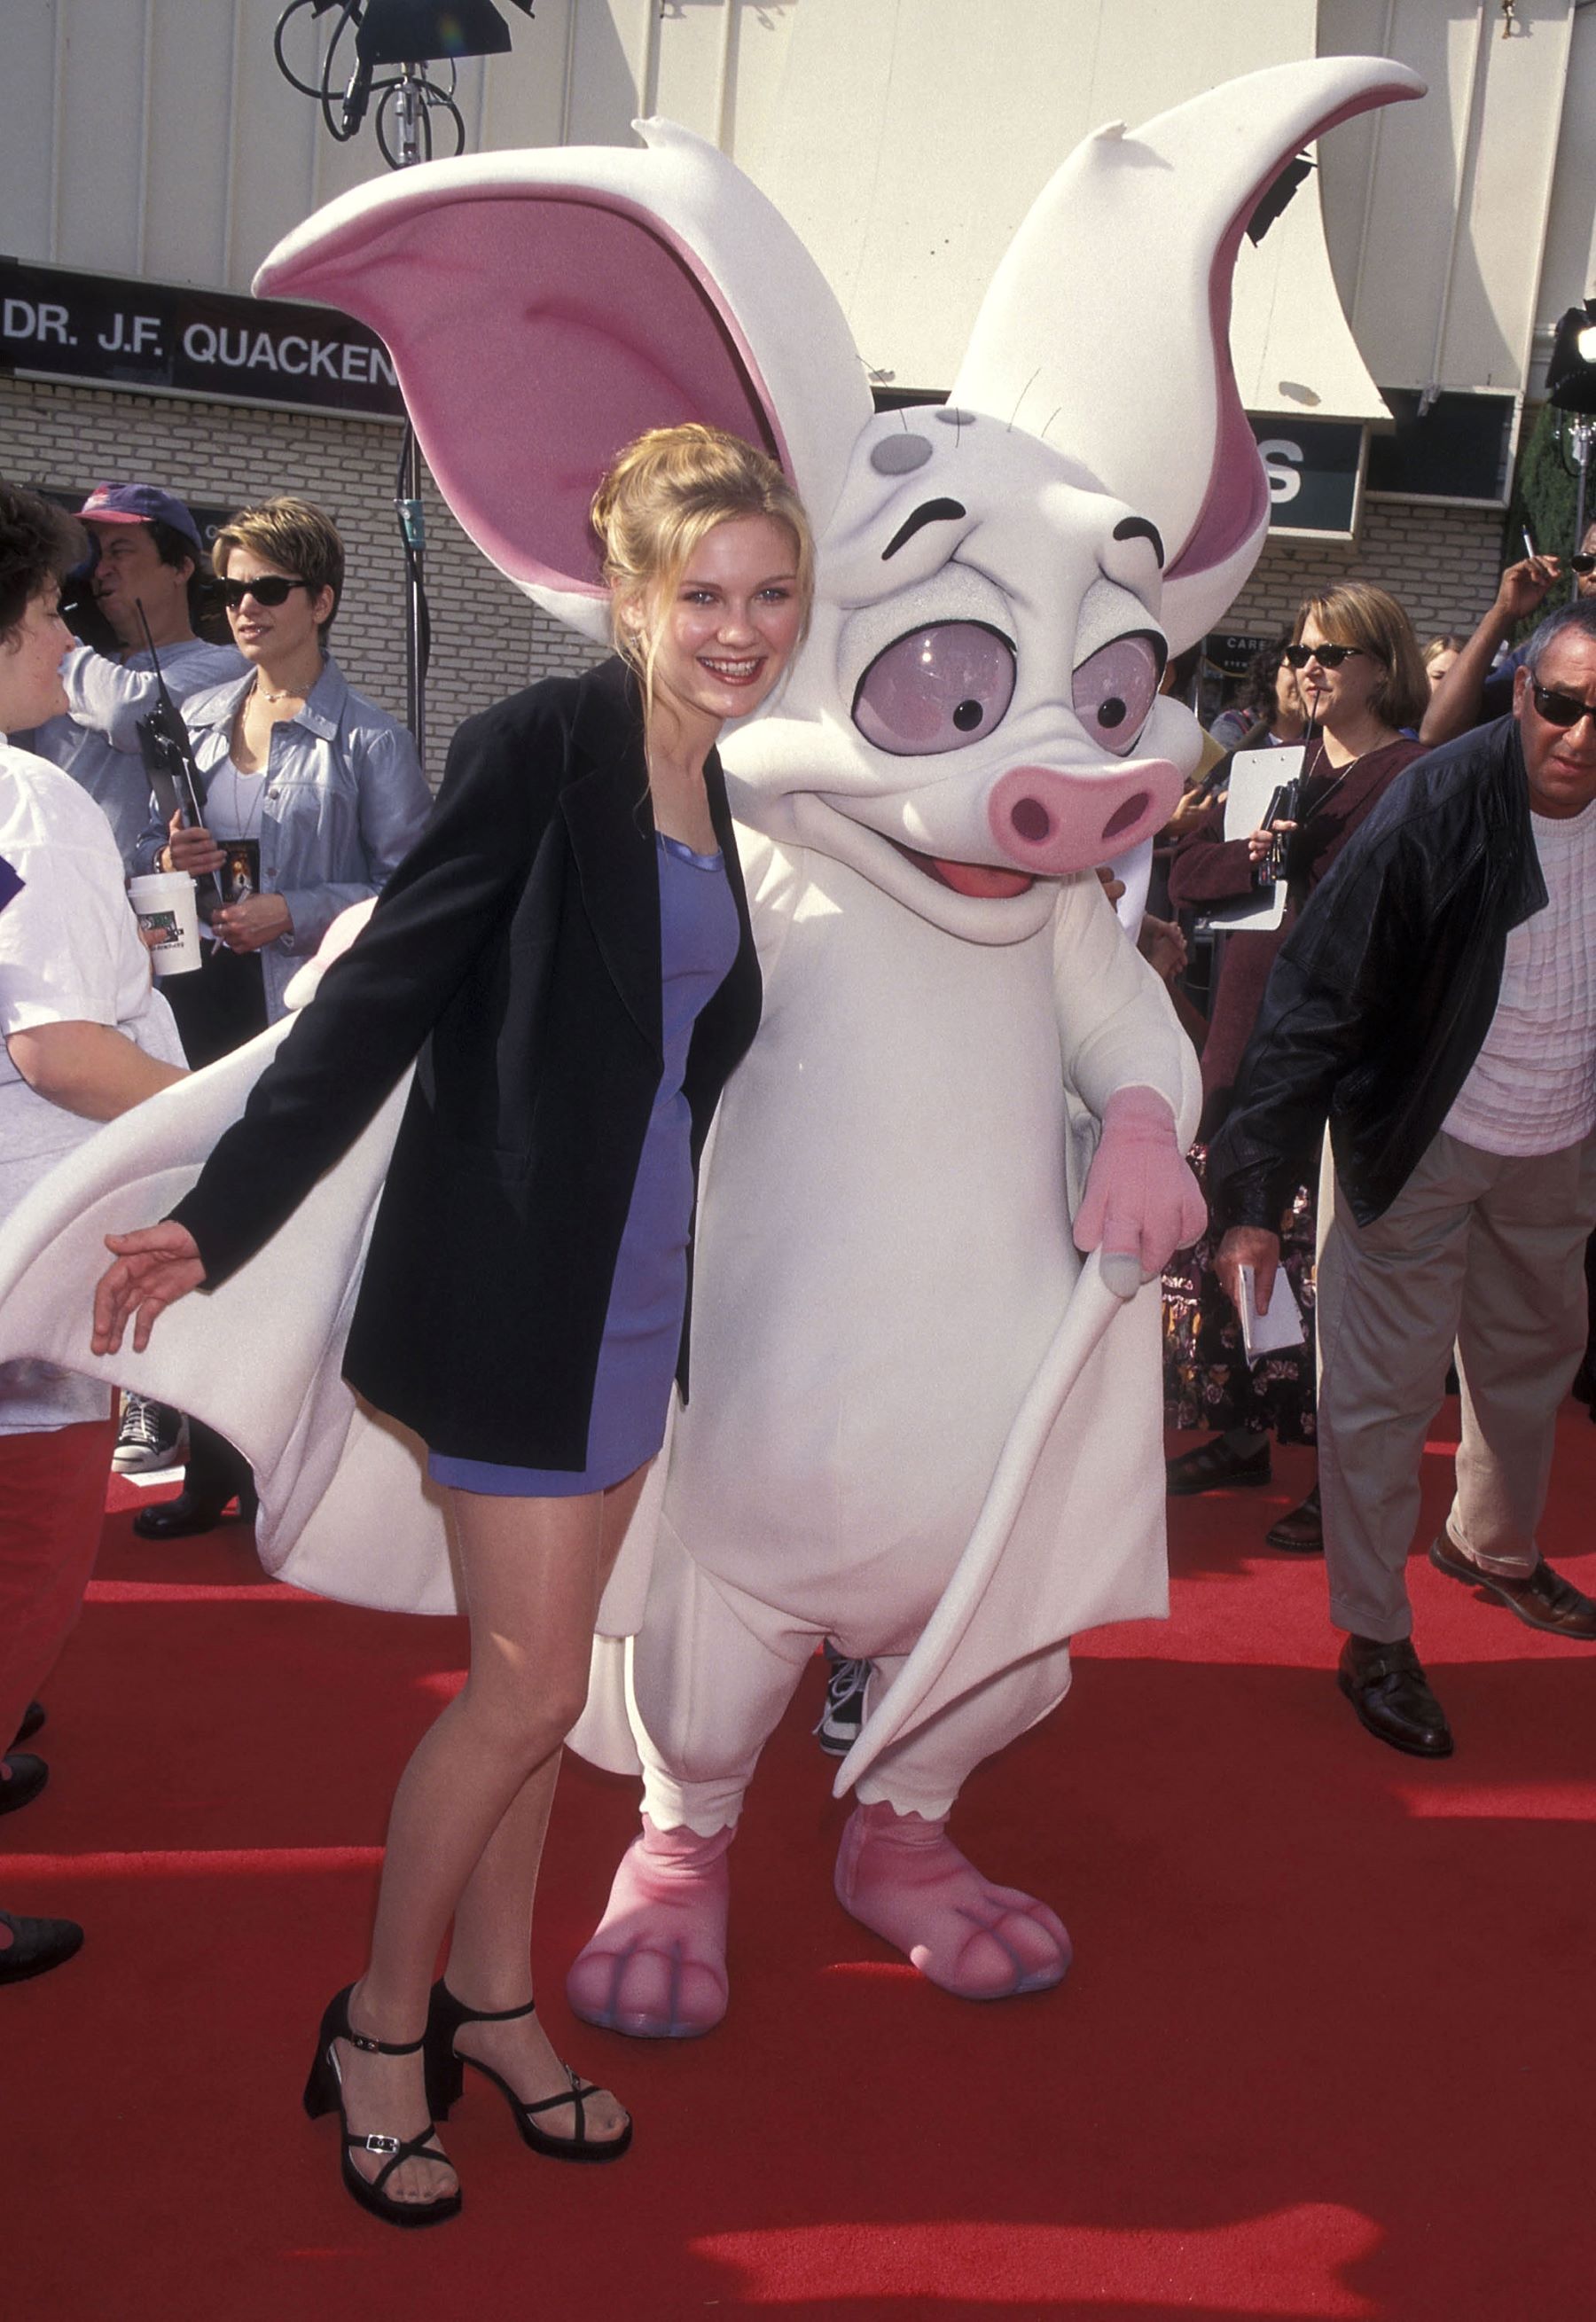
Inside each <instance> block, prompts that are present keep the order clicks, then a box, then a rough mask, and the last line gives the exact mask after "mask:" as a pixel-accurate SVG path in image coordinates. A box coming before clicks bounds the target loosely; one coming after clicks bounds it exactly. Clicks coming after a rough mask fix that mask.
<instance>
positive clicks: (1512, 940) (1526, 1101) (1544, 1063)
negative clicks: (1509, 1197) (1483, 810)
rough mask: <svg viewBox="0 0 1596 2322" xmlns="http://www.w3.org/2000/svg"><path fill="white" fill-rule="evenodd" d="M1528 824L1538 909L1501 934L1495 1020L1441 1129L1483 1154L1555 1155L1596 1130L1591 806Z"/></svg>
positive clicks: (1595, 815)
mask: <svg viewBox="0 0 1596 2322" xmlns="http://www.w3.org/2000/svg"><path fill="white" fill-rule="evenodd" d="M1529 825H1530V829H1531V831H1532V833H1533V835H1534V838H1535V849H1536V855H1537V857H1538V858H1539V862H1540V866H1541V873H1542V876H1543V877H1544V878H1545V880H1546V907H1545V909H1544V910H1539V911H1536V912H1535V913H1533V914H1532V916H1531V917H1530V918H1529V919H1526V920H1525V921H1524V922H1523V924H1522V926H1520V927H1516V928H1513V929H1512V930H1511V931H1510V932H1509V937H1508V943H1507V952H1506V955H1505V957H1504V959H1503V961H1502V980H1501V990H1500V992H1499V993H1498V995H1497V1002H1496V1013H1495V1015H1494V1016H1493V1017H1492V1018H1491V1026H1490V1028H1489V1030H1488V1031H1487V1032H1486V1035H1485V1039H1484V1042H1483V1045H1482V1046H1481V1050H1480V1053H1479V1055H1478V1056H1476V1058H1475V1059H1474V1063H1473V1066H1472V1070H1471V1071H1470V1074H1469V1076H1468V1078H1467V1080H1466V1081H1464V1083H1463V1086H1462V1088H1461V1089H1459V1091H1458V1092H1457V1096H1456V1099H1455V1101H1454V1104H1453V1107H1452V1110H1451V1111H1450V1112H1449V1113H1448V1114H1447V1116H1446V1118H1445V1120H1444V1121H1443V1122H1442V1124H1441V1126H1442V1128H1443V1129H1445V1132H1446V1134H1447V1136H1448V1137H1455V1138H1458V1139H1459V1140H1460V1141H1461V1142H1462V1143H1463V1144H1464V1145H1472V1146H1473V1147H1476V1149H1477V1150H1478V1151H1480V1152H1482V1153H1500V1154H1536V1153H1561V1152H1562V1151H1563V1150H1564V1147H1567V1146H1570V1145H1578V1144H1579V1143H1580V1142H1581V1141H1582V1139H1583V1138H1586V1137H1588V1136H1589V1135H1590V1133H1591V1129H1592V1128H1593V1127H1596V806H1588V807H1586V808H1585V809H1584V811H1583V813H1582V814H1576V815H1569V816H1565V817H1555V816H1549V815H1542V814H1533V813H1532V814H1531V816H1530V818H1529Z"/></svg>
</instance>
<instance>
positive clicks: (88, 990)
mask: <svg viewBox="0 0 1596 2322" xmlns="http://www.w3.org/2000/svg"><path fill="white" fill-rule="evenodd" d="M0 857H4V859H5V861H6V862H7V863H9V864H10V865H11V867H12V869H13V870H14V872H15V873H17V875H18V877H19V878H20V879H21V880H22V882H23V889H22V892H21V894H19V895H17V896H16V897H14V900H12V901H11V902H10V903H9V904H7V906H6V907H5V910H3V911H0V1218H3V1217H5V1216H7V1215H8V1214H9V1213H10V1212H11V1211H13V1210H14V1209H15V1208H16V1207H17V1205H18V1204H19V1202H21V1201H22V1200H23V1196H24V1195H25V1194H26V1193H29V1192H30V1190H31V1189H32V1187H33V1186H34V1185H36V1184H39V1183H40V1182H41V1180H42V1179H43V1178H45V1177H48V1176H49V1175H51V1173H52V1172H53V1171H54V1170H55V1168H56V1167H57V1166H58V1164H59V1163H60V1161H61V1160H63V1159H64V1158H65V1156H67V1155H68V1154H70V1153H73V1152H75V1151H76V1150H77V1149H78V1147H80V1146H81V1145H83V1144H84V1143H86V1142H87V1139H88V1138H92V1137H93V1136H94V1134H95V1131H96V1123H95V1122H94V1121H92V1120H84V1119H82V1118H81V1117H80V1116H79V1115H78V1114H77V1113H75V1112H69V1111H66V1109H65V1108H64V1107H63V1106H61V1105H59V1104H52V1103H51V1102H50V1100H49V1099H48V1098H47V1097H42V1096H39V1095H37V1094H35V1092H34V1091H33V1090H32V1089H31V1088H30V1087H29V1086H28V1083H27V1082H26V1081H25V1080H24V1079H23V1076H22V1074H21V1073H20V1072H19V1071H18V1070H17V1068H16V1066H15V1065H14V1063H13V1062H12V1060H11V1056H10V1052H9V1050H8V1049H7V1048H6V1047H5V1046H4V1043H5V1041H6V1040H7V1039H9V1038H10V1037H11V1035H12V1034H13V1033H14V1032H28V1031H34V1030H37V1029H38V1028H40V1027H41V1026H42V1025H46V1024H106V1025H111V1026H114V1027H115V1029H116V1030H117V1031H119V1032H121V1033H123V1034H124V1036H125V1037H126V1038H128V1039H130V1040H132V1041H133V1043H134V1045H135V1046H136V1047H140V1048H142V1049H143V1051H144V1052H145V1054H146V1055H147V1056H158V1057H160V1058H161V1061H162V1062H163V1063H166V1064H174V1065H180V1064H181V1063H182V1061H183V1050H182V1045H181V1043H180V1041H179V1038H178V1028H177V1026H176V1024H175V1023H174V1022H173V1021H172V1012H171V1010H170V1008H169V1007H168V1006H167V1003H166V1001H164V999H162V997H161V994H160V992H156V991H155V990H153V988H152V986H151V975H150V955H149V953H148V952H147V951H146V950H145V948H144V946H143V945H142V943H141V942H140V941H139V930H138V922H137V921H136V919H134V918H133V912H132V910H130V909H129V908H128V900H127V895H126V892H125V891H124V886H123V880H122V863H121V859H120V857H119V856H118V855H117V852H116V842H115V838H114V837H113V836H112V835H111V826H110V824H109V823H108V822H107V821H106V819H105V815H104V814H103V813H102V812H101V810H100V809H99V808H98V807H97V806H96V804H95V802H94V800H92V799H91V798H89V797H88V796H87V794H86V793H85V792H84V791H81V790H79V789H78V786H77V784H76V783H75V782H72V781H71V779H70V778H69V776H68V775H66V774H64V773H62V772H60V770H59V769H58V768H57V767H55V766H52V765H49V764H47V763H46V762H45V761H44V760H43V759H42V758H38V757H35V756H34V755H33V754H32V752H31V751H27V750H18V749H14V748H13V747H12V746H11V745H10V744H9V743H7V742H5V740H4V739H3V738H0ZM84 1367H85V1366H84V1365H83V1363H82V1362H81V1360H78V1361H75V1362H73V1363H72V1365H71V1367H70V1368H64V1367H58V1366H56V1365H54V1364H51V1363H49V1362H43V1361H39V1360H35V1359H32V1358H29V1357H26V1356H24V1357H22V1358H18V1359H16V1360H14V1361H12V1362H8V1363H4V1364H0V1434H6V1435H16V1434H32V1433H34V1432H36V1431H41V1430H42V1429H45V1428H50V1427H69V1426H73V1425H75V1424H77V1423H78V1422H80V1421H83V1420H91V1419H104V1418H105V1417H106V1415H107V1414H108V1412H109V1411H110V1408H111V1398H110V1390H109V1387H108V1385H106V1384H105V1382H104V1381H103V1380H99V1379H94V1378H86V1377H84V1376H82V1373H83V1370H84Z"/></svg>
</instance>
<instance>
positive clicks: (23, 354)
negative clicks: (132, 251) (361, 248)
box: [0, 258, 404, 418]
mask: <svg viewBox="0 0 1596 2322" xmlns="http://www.w3.org/2000/svg"><path fill="white" fill-rule="evenodd" d="M0 370H14V371H23V372H27V373H29V374H31V375H32V376H34V377H38V378H45V379H86V380H92V381H93V383H94V384H95V385H96V386H97V387H124V388H142V389H150V390H152V391H154V392H155V393H157V394H167V395H203V396H207V397H223V398H227V399H229V400H231V401H234V402H243V403H286V404H292V405H294V406H296V407H298V408H300V409H318V410H322V411H333V412H341V413H344V414H346V415H349V414H355V413H358V414H361V415H362V416H367V417H381V418H399V417H402V416H403V410H404V407H403V405H402V403H401V402H400V399H399V388H398V386H397V384H396V382H395V379H394V374H393V365H392V363H391V362H390V361H389V357H388V351H387V349H386V348H385V347H384V346H383V344H382V342H381V339H379V338H377V337H376V336H375V335H374V334H373V333H371V331H368V330H366V329H365V328H363V327H362V325H361V324H359V323H356V322H353V321H351V319H350V318H349V316H348V315H340V314H336V313H335V312H334V310H333V309H332V308H331V307H329V306H291V305H289V304H288V303H287V302H286V301H285V300H282V299H278V298H241V297H234V296H233V295H232V294H231V293H230V292H227V291H223V290H192V289H185V288H181V287H179V286H178V285H176V284H171V283H163V282H130V281H127V280H125V279H118V278H117V277H115V276H114V275H105V274H79V273H76V272H72V271H69V270H67V269H65V268H62V267H55V266H25V265H23V264H22V263H21V262H20V261H17V260H16V259H12V258H0Z"/></svg>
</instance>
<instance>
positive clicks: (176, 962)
mask: <svg viewBox="0 0 1596 2322" xmlns="http://www.w3.org/2000/svg"><path fill="white" fill-rule="evenodd" d="M127 899H128V901H129V902H130V903H131V904H132V905H133V910H134V912H135V913H136V915H137V918H138V922H139V934H140V935H141V937H142V938H143V940H144V942H145V944H146V945H147V946H148V947H149V952H150V959H151V965H152V966H153V967H154V970H155V973H156V974H157V975H187V974H188V971H189V969H190V968H193V967H197V966H198V965H199V908H198V905H197V901H196V900H195V890H194V882H193V880H192V879H191V878H190V877H189V876H188V873H187V872H186V871H150V872H146V873H145V874H144V876H143V877H142V878H141V879H130V880H129V881H128V882H127Z"/></svg>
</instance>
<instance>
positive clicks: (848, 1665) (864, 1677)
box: [814, 1660, 873, 1758]
mask: <svg viewBox="0 0 1596 2322" xmlns="http://www.w3.org/2000/svg"><path fill="white" fill-rule="evenodd" d="M872 1674H873V1665H872V1664H871V1663H870V1662H869V1661H844V1660H839V1661H833V1662H832V1664H831V1675H830V1678H829V1680H828V1682H827V1685H826V1705H825V1707H824V1709H822V1710H821V1717H820V1723H819V1724H818V1725H817V1726H816V1727H815V1729H814V1732H815V1738H816V1740H817V1741H818V1742H819V1743H820V1745H821V1749H822V1750H824V1751H826V1753H827V1755H828V1756H829V1757H832V1758H846V1757H847V1755H848V1751H850V1750H851V1749H852V1748H853V1745H854V1743H855V1742H857V1741H858V1738H859V1727H860V1726H861V1725H862V1724H863V1723H864V1718H865V1687H867V1685H868V1684H869V1682H870V1678H871V1676H872Z"/></svg>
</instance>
